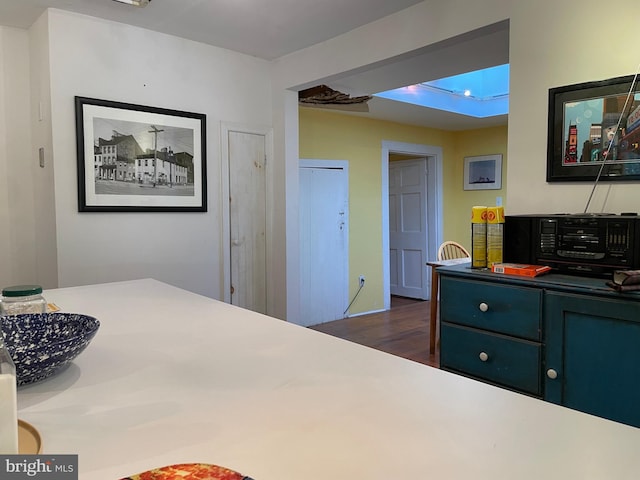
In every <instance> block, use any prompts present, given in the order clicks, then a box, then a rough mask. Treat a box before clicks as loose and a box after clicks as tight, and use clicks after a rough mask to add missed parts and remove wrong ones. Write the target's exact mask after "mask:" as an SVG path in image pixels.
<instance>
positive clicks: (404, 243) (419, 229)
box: [389, 158, 429, 299]
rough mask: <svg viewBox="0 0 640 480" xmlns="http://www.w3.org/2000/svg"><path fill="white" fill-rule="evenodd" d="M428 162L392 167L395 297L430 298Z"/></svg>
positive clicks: (400, 163) (391, 238)
mask: <svg viewBox="0 0 640 480" xmlns="http://www.w3.org/2000/svg"><path fill="white" fill-rule="evenodd" d="M426 186H427V160H426V158H422V159H416V160H403V161H396V162H390V163H389V263H390V265H389V273H390V278H389V280H390V289H391V294H392V295H401V296H403V297H410V298H421V299H428V298H429V285H428V279H427V278H426V277H427V276H426V275H425V273H426V262H427V201H426V199H427V195H426Z"/></svg>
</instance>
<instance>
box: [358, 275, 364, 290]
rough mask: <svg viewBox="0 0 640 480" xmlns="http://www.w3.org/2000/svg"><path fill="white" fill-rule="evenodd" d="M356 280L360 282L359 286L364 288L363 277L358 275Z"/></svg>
mask: <svg viewBox="0 0 640 480" xmlns="http://www.w3.org/2000/svg"><path fill="white" fill-rule="evenodd" d="M358 280H359V282H360V286H361V287H364V275H360V277H358Z"/></svg>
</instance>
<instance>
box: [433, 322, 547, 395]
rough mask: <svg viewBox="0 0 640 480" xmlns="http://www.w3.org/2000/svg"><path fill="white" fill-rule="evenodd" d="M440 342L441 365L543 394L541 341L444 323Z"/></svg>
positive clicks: (532, 392)
mask: <svg viewBox="0 0 640 480" xmlns="http://www.w3.org/2000/svg"><path fill="white" fill-rule="evenodd" d="M440 345H441V347H440V365H441V367H442V368H443V369H445V370H448V369H451V370H455V371H458V372H461V373H464V374H468V375H471V376H474V377H478V378H480V379H485V380H489V381H491V382H494V383H497V384H500V385H504V386H506V387H510V388H513V389H515V390H520V391H523V392H528V393H531V394H533V395H540V394H541V379H540V358H541V345H540V344H539V343H536V342H530V341H528V340H520V339H516V338H512V337H505V336H503V335H496V334H491V333H485V332H482V331H479V330H475V329H473V328H467V327H461V326H457V325H449V324H446V323H443V324H442V325H441V330H440ZM485 355H486V357H485ZM482 358H484V361H483V360H482Z"/></svg>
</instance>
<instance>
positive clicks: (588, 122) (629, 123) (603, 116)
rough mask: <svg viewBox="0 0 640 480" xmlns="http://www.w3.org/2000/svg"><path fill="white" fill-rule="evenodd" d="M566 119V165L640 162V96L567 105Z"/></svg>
mask: <svg viewBox="0 0 640 480" xmlns="http://www.w3.org/2000/svg"><path fill="white" fill-rule="evenodd" d="M563 116H564V129H563V132H564V135H565V138H564V139H563V142H564V143H563V155H562V165H563V166H571V165H581V164H582V165H584V164H586V163H594V162H603V161H606V162H607V163H609V162H614V161H615V162H616V163H624V162H637V161H638V159H640V148H639V145H640V93H635V94H632V95H631V96H630V97H629V99H628V100H627V95H610V96H607V97H601V98H593V99H587V100H583V101H578V102H567V103H565V104H564V115H563ZM616 129H617V131H616ZM626 173H631V172H626Z"/></svg>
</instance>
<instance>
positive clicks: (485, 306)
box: [478, 302, 489, 312]
mask: <svg viewBox="0 0 640 480" xmlns="http://www.w3.org/2000/svg"><path fill="white" fill-rule="evenodd" d="M478 308H479V309H480V311H481V312H486V311H487V310H489V305H487V304H486V303H484V302H482V303H481V304H480V305H478Z"/></svg>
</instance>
